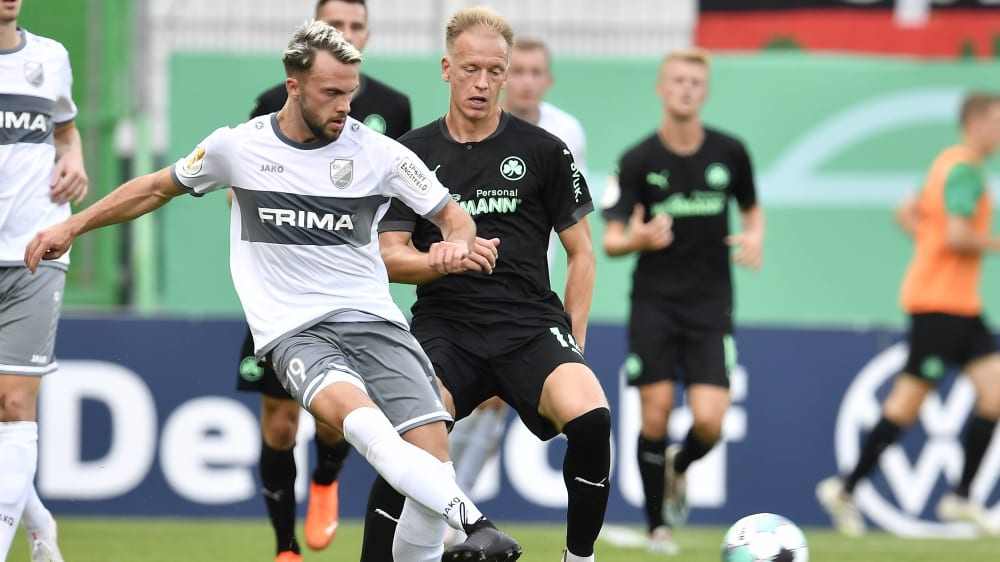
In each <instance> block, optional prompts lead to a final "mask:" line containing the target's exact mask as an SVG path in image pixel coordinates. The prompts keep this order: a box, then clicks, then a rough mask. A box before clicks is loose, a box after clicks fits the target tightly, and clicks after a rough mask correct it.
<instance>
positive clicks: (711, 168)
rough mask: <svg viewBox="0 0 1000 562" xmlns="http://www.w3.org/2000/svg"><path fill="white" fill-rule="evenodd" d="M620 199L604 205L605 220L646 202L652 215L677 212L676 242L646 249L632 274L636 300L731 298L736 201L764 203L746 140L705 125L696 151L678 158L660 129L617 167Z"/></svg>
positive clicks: (619, 217)
mask: <svg viewBox="0 0 1000 562" xmlns="http://www.w3.org/2000/svg"><path fill="white" fill-rule="evenodd" d="M618 183H619V189H620V196H619V199H618V200H617V201H616V202H614V204H613V205H611V206H610V207H607V208H605V209H604V210H603V212H602V214H603V216H604V218H605V219H607V220H613V221H620V222H624V223H626V224H627V223H628V221H629V217H630V216H631V215H632V211H633V208H634V207H635V205H636V204H637V203H641V204H642V205H643V206H644V207H645V208H646V220H649V219H650V218H651V217H652V216H654V215H660V214H668V215H670V216H671V217H673V232H674V241H673V242H672V243H671V244H670V245H669V246H667V247H666V248H664V249H662V250H658V251H655V252H643V253H641V254H640V255H639V259H638V261H637V264H636V267H635V272H634V273H633V276H632V298H633V299H659V298H666V299H677V298H692V297H693V298H698V297H708V298H728V299H732V278H731V275H732V274H731V271H730V266H729V262H730V256H729V253H730V252H729V247H728V246H727V245H726V244H725V238H726V236H728V235H729V200H730V198H734V199H736V202H737V203H738V204H739V206H740V209H742V210H747V209H750V208H752V207H753V206H754V205H755V204H756V202H757V195H756V191H755V188H754V181H753V170H752V167H751V165H750V157H749V155H747V151H746V148H744V146H743V143H741V142H740V141H739V140H737V139H735V138H733V137H731V136H729V135H726V134H724V133H721V132H719V131H715V130H712V129H708V128H706V129H705V140H704V142H703V143H702V145H701V147H700V148H699V149H698V151H697V152H695V153H694V154H691V155H688V156H679V155H677V154H674V153H673V152H671V151H670V150H669V149H668V148H667V147H666V146H664V144H663V142H662V141H660V138H659V136H658V135H657V134H655V133H654V134H653V135H651V136H649V137H648V138H646V139H645V140H643V141H642V142H641V143H639V144H638V145H637V146H635V147H633V148H632V149H630V150H629V151H628V152H626V153H625V155H624V156H623V157H622V159H621V162H620V163H619V168H618Z"/></svg>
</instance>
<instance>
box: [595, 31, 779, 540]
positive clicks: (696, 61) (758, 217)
mask: <svg viewBox="0 0 1000 562" xmlns="http://www.w3.org/2000/svg"><path fill="white" fill-rule="evenodd" d="M659 73H660V75H659V79H658V81H657V85H656V91H657V94H658V95H659V97H660V99H661V100H662V102H663V121H662V124H661V125H660V128H659V129H658V130H657V131H656V133H654V134H653V135H650V136H649V137H647V138H645V139H644V140H642V141H641V142H640V143H639V144H638V145H636V146H635V147H633V148H631V149H630V150H629V151H628V152H626V153H625V155H624V156H623V157H622V159H621V162H620V164H619V170H618V183H617V185H616V184H614V183H612V184H611V186H610V188H609V189H610V192H609V193H607V194H606V198H605V199H604V205H605V208H604V211H603V214H604V217H605V219H606V220H607V228H606V229H605V233H604V249H605V252H606V253H607V254H608V255H609V256H622V255H627V254H631V253H637V254H639V259H638V261H637V262H636V267H635V271H634V273H633V275H632V299H631V300H632V308H631V312H630V314H629V328H628V334H629V336H628V338H629V354H628V357H627V359H626V361H625V367H624V372H625V375H626V377H627V379H628V380H627V382H628V384H629V385H630V386H637V387H638V388H639V397H640V400H641V405H642V428H641V430H640V434H639V443H638V451H637V454H638V461H639V473H640V475H641V477H642V485H643V492H644V494H645V511H646V522H647V524H648V530H649V533H650V543H649V548H650V550H652V551H654V552H663V553H667V554H672V553H676V552H677V551H678V548H677V543H676V542H675V541H674V538H673V535H672V533H671V527H673V526H676V525H679V524H681V523H683V522H684V521H685V520H686V518H687V513H688V505H687V497H686V476H685V473H686V471H687V469H688V467H689V466H690V465H691V463H693V462H694V461H696V460H698V459H700V458H702V457H704V456H705V455H706V454H708V452H709V451H711V450H712V447H713V446H714V445H715V443H716V442H718V440H719V439H720V437H721V435H722V421H723V418H724V417H725V414H726V410H727V409H728V408H729V373H730V371H731V369H732V368H733V366H734V365H735V364H736V348H735V344H734V342H733V323H732V307H733V287H732V274H731V271H730V264H729V262H730V248H731V247H735V248H736V250H735V253H734V254H733V256H732V258H733V259H734V260H735V261H736V262H737V263H738V264H740V265H743V266H746V267H749V268H752V269H757V268H758V267H760V263H761V250H762V245H763V241H764V213H763V211H762V210H761V208H760V206H759V205H758V204H757V195H756V191H755V188H754V179H753V169H752V167H751V164H750V157H749V156H748V154H747V151H746V149H745V148H744V146H743V144H742V143H741V142H740V141H739V140H737V139H735V138H733V137H731V136H729V135H726V134H724V133H722V132H720V131H717V130H715V129H711V128H707V127H705V126H704V125H703V124H702V121H701V116H700V112H701V107H702V104H703V103H704V102H705V100H706V98H707V97H708V78H709V55H708V53H707V52H705V51H702V50H700V49H687V50H682V51H677V52H674V53H671V54H669V55H668V56H667V57H666V58H665V59H664V61H663V63H662V64H661V65H660V69H659ZM730 199H735V200H736V203H737V204H738V205H739V209H740V218H741V221H742V226H743V231H742V232H741V233H738V234H733V235H730V233H729V201H730ZM681 380H683V382H684V383H685V385H686V386H687V404H688V407H689V408H690V409H691V415H692V418H693V423H692V426H691V428H690V430H689V431H688V434H687V436H686V437H685V439H684V442H683V443H681V444H674V445H671V446H670V447H669V448H668V447H667V422H668V421H669V418H670V411H671V409H672V408H673V404H674V387H675V384H676V383H677V382H679V381H681Z"/></svg>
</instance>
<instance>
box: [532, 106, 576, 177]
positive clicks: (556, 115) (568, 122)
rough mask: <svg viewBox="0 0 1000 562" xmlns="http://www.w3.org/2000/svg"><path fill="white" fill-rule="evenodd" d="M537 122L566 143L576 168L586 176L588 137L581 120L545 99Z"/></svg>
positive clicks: (539, 109)
mask: <svg viewBox="0 0 1000 562" xmlns="http://www.w3.org/2000/svg"><path fill="white" fill-rule="evenodd" d="M535 124H536V125H538V126H539V127H541V128H543V129H545V130H546V131H548V132H550V133H552V134H553V135H555V136H557V137H559V140H561V141H563V142H564V143H566V148H568V149H569V151H570V152H572V153H573V162H574V163H575V164H576V169H577V170H580V173H581V174H583V177H585V178H586V177H587V137H586V135H584V133H583V125H580V121H579V120H577V118H576V117H573V116H572V115H570V114H569V113H567V112H565V111H563V110H561V109H559V108H558V107H556V106H554V105H552V104H551V103H548V102H545V101H543V102H542V103H541V104H539V106H538V123H535Z"/></svg>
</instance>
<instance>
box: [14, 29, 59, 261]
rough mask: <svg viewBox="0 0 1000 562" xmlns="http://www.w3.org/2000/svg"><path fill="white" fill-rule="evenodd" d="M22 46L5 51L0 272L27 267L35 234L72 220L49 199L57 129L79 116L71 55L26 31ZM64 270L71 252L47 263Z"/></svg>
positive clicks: (22, 32)
mask: <svg viewBox="0 0 1000 562" xmlns="http://www.w3.org/2000/svg"><path fill="white" fill-rule="evenodd" d="M18 31H19V33H20V34H21V46H20V47H17V48H14V49H11V50H0V267H9V266H14V267H24V249H25V247H26V246H27V245H28V242H30V241H31V239H32V237H34V235H35V233H36V232H38V231H39V230H42V229H44V228H46V227H49V226H51V225H53V224H56V223H58V222H62V221H63V220H65V219H66V217H68V216H69V215H70V207H69V203H63V204H61V205H57V204H55V203H53V202H52V200H51V199H50V195H51V192H52V190H51V188H50V187H49V182H51V181H52V174H53V172H54V170H55V157H56V151H55V144H54V131H55V127H56V126H58V125H62V124H65V123H68V122H70V121H72V120H73V119H74V118H75V117H76V105H75V104H74V103H73V98H72V95H71V91H70V90H71V86H72V84H73V76H72V72H71V71H70V66H69V54H68V53H67V52H66V48H65V47H63V46H62V44H60V43H59V42H58V41H53V40H52V39H48V38H45V37H39V36H38V35H34V34H32V33H29V32H27V31H25V30H23V29H20V30H18ZM42 263H44V264H46V265H54V266H56V267H61V268H63V269H65V268H66V266H67V265H68V264H69V253H66V254H64V255H63V256H61V257H60V258H59V259H58V260H53V261H48V262H42Z"/></svg>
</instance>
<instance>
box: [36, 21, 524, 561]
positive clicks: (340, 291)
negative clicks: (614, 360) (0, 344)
mask: <svg viewBox="0 0 1000 562" xmlns="http://www.w3.org/2000/svg"><path fill="white" fill-rule="evenodd" d="M283 62H284V66H285V72H286V75H287V80H286V82H285V83H286V86H287V88H288V100H287V101H286V102H285V105H284V106H283V107H282V109H281V111H279V112H277V113H274V114H271V115H267V116H261V117H257V118H255V119H251V120H250V121H248V122H246V123H243V124H241V125H239V126H237V127H235V128H229V127H222V128H220V129H217V130H216V131H215V132H213V133H212V134H211V135H209V136H208V138H206V139H205V140H204V141H203V142H202V143H201V144H199V145H198V146H197V147H196V148H195V149H194V151H193V152H192V153H191V154H190V155H189V156H188V157H186V158H183V159H181V160H179V161H178V162H177V163H176V164H175V165H173V166H171V167H168V168H164V169H162V170H160V171H158V172H154V173H152V174H149V175H146V176H142V177H139V178H136V179H134V180H131V181H129V182H126V183H125V184H124V185H122V186H120V187H119V188H118V189H116V190H115V191H113V192H112V193H110V194H109V195H108V196H106V197H104V198H103V199H101V200H100V201H98V202H97V203H95V204H94V205H93V206H91V207H89V208H88V209H86V210H84V211H83V212H81V213H79V214H76V215H73V216H72V217H70V218H69V219H67V220H66V221H64V222H62V223H60V224H58V225H56V226H54V227H51V228H48V229H45V230H43V231H41V232H40V233H38V234H37V235H36V236H35V238H34V239H33V240H32V241H31V243H30V244H28V246H27V247H26V249H25V253H24V260H25V264H26V265H27V266H28V267H29V268H30V269H31V270H32V271H34V270H35V268H36V267H37V266H38V264H39V262H40V260H42V259H56V258H58V257H59V256H61V255H62V254H63V252H65V250H66V249H67V248H68V247H69V244H70V242H71V241H72V240H73V239H74V238H75V237H76V236H78V235H80V234H82V233H84V232H87V231H89V230H92V229H94V228H98V227H101V226H105V225H109V224H115V223H119V222H124V221H128V220H131V219H134V218H136V217H138V216H140V215H143V214H145V213H148V212H150V211H152V210H154V209H156V208H158V207H160V206H162V205H164V204H165V203H167V202H168V201H170V200H171V199H172V198H174V197H176V196H178V195H181V194H183V193H188V192H189V193H192V194H193V195H196V196H198V195H202V194H204V193H207V192H210V191H214V190H218V189H224V188H226V187H232V189H233V194H234V199H233V205H232V211H231V219H232V220H231V224H232V226H231V229H230V269H231V271H232V277H233V284H234V285H235V287H236V291H237V293H238V294H239V297H240V301H241V303H242V305H243V310H244V313H245V315H246V318H247V321H248V323H249V324H250V328H251V330H252V332H253V339H254V346H255V349H254V351H255V353H256V355H257V356H258V357H259V358H264V359H266V360H267V361H269V362H270V363H271V364H273V366H274V370H275V372H276V373H277V374H278V376H279V378H280V379H281V383H282V385H283V386H284V387H285V389H286V390H288V392H289V393H290V394H291V395H292V396H293V397H294V398H295V399H296V400H298V401H299V403H300V404H302V406H303V407H305V408H306V409H307V410H309V411H310V412H311V413H312V414H313V415H314V416H315V417H316V419H317V420H318V421H320V422H321V423H326V424H328V425H331V426H332V427H334V428H336V429H337V430H338V431H341V432H342V433H343V434H344V436H345V437H346V439H347V441H348V442H349V443H351V445H353V446H354V447H355V448H356V449H357V450H358V452H359V453H361V455H362V456H364V457H365V459H367V460H368V462H369V463H371V465H372V466H373V467H374V468H375V469H376V470H377V471H378V472H379V474H380V475H382V477H384V478H386V479H388V480H389V481H390V482H391V483H392V485H393V486H394V487H395V488H396V489H398V490H399V491H401V492H402V493H403V494H405V495H406V496H407V500H406V506H405V507H404V509H403V512H402V514H401V516H400V521H399V530H398V532H397V533H396V535H395V538H394V540H393V558H394V559H396V560H406V561H414V562H418V561H425V560H426V561H431V560H434V561H436V560H444V561H452V560H485V561H500V560H516V559H517V558H518V557H519V556H520V553H521V547H520V545H518V544H517V542H515V541H514V540H513V539H511V538H510V537H508V536H507V535H505V534H503V533H501V532H500V531H498V530H497V529H496V527H494V526H493V524H492V523H491V522H490V521H489V520H488V519H487V518H486V517H485V516H483V515H482V513H481V512H480V511H479V510H478V509H477V508H476V506H475V504H473V503H472V502H471V501H470V500H469V499H468V497H466V495H465V493H464V492H462V490H461V489H460V488H459V487H458V485H457V484H456V483H455V480H454V470H453V468H452V467H451V463H450V461H449V460H448V441H447V434H446V430H445V423H446V422H448V421H450V420H451V416H450V415H449V414H448V413H447V411H446V410H445V409H444V407H443V405H442V403H441V400H440V393H439V391H438V389H437V387H436V386H435V385H434V384H433V381H434V371H433V368H432V367H431V365H430V361H429V360H428V359H427V356H426V355H425V354H424V352H423V351H422V350H421V348H420V345H419V344H418V343H417V342H416V340H415V339H414V338H413V336H412V335H411V334H410V332H409V330H408V329H407V328H408V327H407V324H406V320H405V318H404V317H403V314H402V312H400V310H399V309H398V308H397V307H396V305H395V304H394V303H393V301H392V297H391V296H390V294H389V284H388V277H387V274H386V269H385V265H384V264H383V263H382V259H381V257H380V253H379V244H378V234H377V231H376V228H377V225H378V221H379V219H380V218H381V217H382V216H383V215H384V214H385V212H386V209H387V208H388V205H389V202H390V199H398V200H399V201H401V202H403V203H405V204H406V205H407V206H408V207H410V208H411V209H413V211H414V212H416V213H419V214H420V215H422V216H424V217H427V218H429V219H430V220H432V221H433V222H434V223H435V224H437V225H439V226H440V227H441V229H442V231H443V232H444V233H445V236H444V239H443V241H442V242H440V243H439V244H437V245H436V246H435V247H434V249H433V250H432V251H431V252H430V254H429V255H428V266H429V267H432V268H434V269H435V270H438V271H440V272H441V273H442V274H444V273H446V272H454V271H460V270H465V269H467V268H473V269H476V268H480V269H489V268H491V267H492V263H495V258H496V256H495V254H492V253H478V252H474V251H473V252H472V253H470V251H471V250H472V247H473V242H474V239H475V225H474V223H473V222H472V220H471V218H470V217H469V215H468V214H467V213H466V212H465V211H463V210H462V208H461V207H460V206H459V205H458V204H457V203H455V202H454V201H452V199H451V197H450V194H449V193H448V190H447V189H445V187H444V186H442V185H441V183H440V182H438V181H437V180H436V178H435V177H434V174H433V173H431V172H430V170H428V169H427V167H426V166H425V165H424V164H423V163H421V162H420V160H419V159H418V158H417V157H416V156H415V155H414V154H413V153H412V152H411V151H409V150H408V149H406V148H405V147H403V146H402V145H400V144H399V143H397V142H396V141H394V140H393V139H390V138H388V137H386V136H384V135H382V134H380V133H377V132H375V131H373V130H371V129H369V128H367V127H365V126H364V125H362V124H361V123H359V122H358V121H356V120H354V119H353V118H350V117H348V112H349V111H350V109H351V105H350V104H351V96H352V94H353V92H354V91H355V90H356V89H357V88H358V85H359V76H360V71H359V67H360V63H361V53H360V52H359V51H358V50H357V49H356V48H354V47H353V46H351V44H350V43H349V42H347V41H346V40H345V39H344V37H343V35H341V33H340V32H339V31H337V30H336V29H334V28H333V27H332V26H330V25H328V24H326V23H324V22H321V21H311V22H308V23H307V24H306V25H304V26H302V27H301V28H299V29H298V30H296V32H295V34H294V35H293V36H292V38H291V41H290V42H289V44H288V47H287V48H286V49H285V52H284V56H283ZM400 434H402V438H401V437H400ZM448 525H451V526H452V527H455V528H457V529H462V530H463V531H465V532H466V533H468V535H469V539H468V540H467V541H466V542H464V543H462V544H459V545H455V546H452V547H450V548H448V550H447V551H445V550H444V547H443V546H442V539H441V538H442V536H443V535H444V530H445V527H446V526H448ZM442 553H443V555H442Z"/></svg>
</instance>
